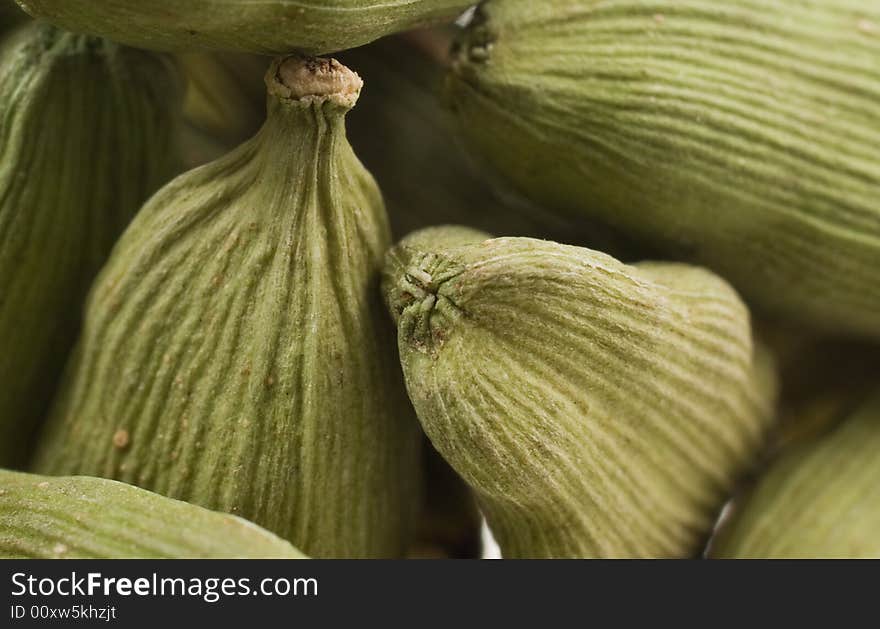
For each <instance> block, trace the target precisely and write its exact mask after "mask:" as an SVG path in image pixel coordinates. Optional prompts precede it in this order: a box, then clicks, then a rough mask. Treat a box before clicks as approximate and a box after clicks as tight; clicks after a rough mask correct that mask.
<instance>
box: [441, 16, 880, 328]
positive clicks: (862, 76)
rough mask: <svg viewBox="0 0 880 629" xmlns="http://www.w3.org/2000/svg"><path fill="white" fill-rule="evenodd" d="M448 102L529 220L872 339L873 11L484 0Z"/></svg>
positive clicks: (877, 39)
mask: <svg viewBox="0 0 880 629" xmlns="http://www.w3.org/2000/svg"><path fill="white" fill-rule="evenodd" d="M448 96H449V100H450V103H451V105H452V108H453V109H454V111H455V113H456V115H457V117H458V118H459V120H460V122H461V125H460V126H461V129H462V132H463V134H464V135H465V136H466V138H467V140H468V141H469V143H470V144H471V145H472V146H473V147H474V148H475V150H476V152H477V153H478V154H480V155H481V156H482V157H483V158H484V159H485V160H486V162H487V163H489V164H490V165H491V166H492V167H493V168H494V169H495V170H497V171H498V172H499V173H501V174H502V175H503V176H505V177H506V178H507V179H508V180H509V181H510V182H511V183H512V184H514V185H515V186H517V187H518V189H519V190H520V191H521V192H523V193H525V194H526V195H527V196H529V197H531V198H532V199H533V200H535V201H536V202H537V203H538V204H540V205H542V206H545V207H547V208H550V209H552V210H554V211H555V212H558V213H561V214H566V215H574V216H583V217H589V218H592V219H598V220H603V221H606V222H607V223H609V224H610V225H612V226H614V227H617V228H618V229H622V230H625V231H626V232H627V233H630V234H632V235H633V236H634V237H639V238H641V239H644V240H645V241H646V242H649V243H652V244H654V245H656V246H658V247H661V248H662V249H663V251H664V252H665V253H666V254H668V255H672V256H675V257H676V258H678V259H683V260H690V261H696V262H699V263H701V264H706V265H708V266H709V267H711V268H712V269H713V270H715V271H717V272H719V273H720V274H722V275H723V276H724V277H725V278H727V279H728V280H730V281H731V282H732V283H733V284H734V285H735V286H736V287H737V288H738V289H739V290H740V291H742V293H743V294H744V295H745V297H746V298H749V299H751V300H752V301H754V303H756V304H757V305H759V306H761V307H763V308H767V309H768V310H771V311H773V312H775V313H777V314H779V315H783V316H785V317H788V318H790V319H794V320H800V321H804V322H806V323H809V324H811V325H814V326H821V327H824V328H827V329H829V330H832V331H833V332H835V333H837V334H841V333H850V334H860V335H867V336H873V337H875V338H876V337H880V271H878V269H880V205H878V204H877V198H878V194H880V151H878V150H877V147H878V146H880V126H878V124H877V121H878V119H880V104H878V103H880V5H878V4H877V3H872V2H867V3H866V2H863V1H861V0H827V1H825V2H803V1H802V0H777V1H776V2H766V1H765V0H728V1H726V2H708V1H707V0H656V1H652V2H636V1H634V0H606V1H603V2H597V1H596V0H544V1H542V2H533V1H532V0H503V1H501V0H488V1H487V2H484V3H483V4H482V5H481V8H480V9H479V11H478V16H477V18H476V19H475V20H474V22H473V23H472V25H471V26H470V28H469V29H468V31H467V32H466V33H465V34H464V35H463V36H462V38H461V40H460V41H459V42H458V45H457V49H456V52H455V61H454V67H453V70H452V72H451V73H450V75H449V78H448Z"/></svg>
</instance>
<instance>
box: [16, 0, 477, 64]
mask: <svg viewBox="0 0 880 629" xmlns="http://www.w3.org/2000/svg"><path fill="white" fill-rule="evenodd" d="M17 1H18V3H19V4H20V5H21V6H22V8H23V9H24V10H25V11H27V12H28V13H30V14H31V15H33V16H34V17H39V18H43V19H46V20H48V21H50V22H53V23H55V24H58V25H59V26H63V27H64V28H67V29H70V30H73V31H82V32H86V33H95V34H98V35H103V36H104V37H109V38H110V39H113V40H115V41H119V42H123V43H126V44H130V45H133V46H140V47H142V48H153V49H158V50H190V49H216V50H237V51H242V52H256V53H261V54H285V53H289V52H294V51H299V52H305V53H310V54H324V53H329V52H336V51H338V50H344V49H346V48H354V47H356V46H360V45H362V44H366V43H368V42H370V41H372V40H374V39H378V38H380V37H382V36H384V35H390V34H391V33H394V32H397V31H403V30H408V29H411V28H416V27H419V26H425V25H427V24H430V23H433V22H437V21H440V20H444V19H448V20H452V19H453V18H455V17H456V15H458V14H460V13H462V12H463V11H464V10H465V9H467V8H468V7H469V6H470V5H471V0H406V1H405V2H392V3H389V2H386V1H384V0H334V1H333V2H309V3H304V2H302V1H301V0H273V1H272V2H253V1H252V0H224V1H223V2H217V1H216V0H186V2H180V0H17Z"/></svg>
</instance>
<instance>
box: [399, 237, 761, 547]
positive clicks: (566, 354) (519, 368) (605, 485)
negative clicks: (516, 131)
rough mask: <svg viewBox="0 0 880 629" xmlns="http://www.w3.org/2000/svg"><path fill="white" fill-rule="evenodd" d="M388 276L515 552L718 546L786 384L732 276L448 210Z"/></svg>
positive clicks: (417, 355)
mask: <svg viewBox="0 0 880 629" xmlns="http://www.w3.org/2000/svg"><path fill="white" fill-rule="evenodd" d="M383 290H384V293H385V296H386V299H387V302H388V306H389V309H390V311H391V313H392V314H393V316H394V318H395V320H396V322H397V327H398V346H399V349H400V355H401V363H402V365H403V370H404V374H405V376H406V384H407V388H408V390H409V394H410V398H411V399H412V401H413V404H414V405H415V407H416V412H417V414H418V416H419V419H420V420H421V423H422V427H423V428H424V429H425V432H426V433H427V434H428V436H429V437H430V439H431V441H432V442H433V444H434V446H435V447H436V448H437V450H438V451H439V452H440V454H442V455H443V457H444V458H445V459H446V460H447V461H448V462H449V463H450V465H452V467H453V468H454V469H455V470H456V471H457V472H458V474H459V475H461V476H462V478H464V480H465V481H466V482H467V483H468V484H469V485H470V486H471V487H472V488H473V489H474V490H475V491H476V494H477V497H478V500H479V502H480V506H481V508H482V510H483V513H484V514H485V515H486V518H487V520H488V523H489V526H490V527H491V529H492V531H493V533H494V534H495V537H496V539H497V540H498V542H499V545H500V546H501V549H502V552H503V554H504V556H506V557H681V556H691V555H693V554H695V553H697V552H699V551H700V550H701V549H702V547H703V544H704V542H705V540H706V539H708V536H709V533H710V532H711V530H712V526H713V523H714V521H715V516H716V515H717V513H718V511H719V510H720V507H721V505H722V504H723V502H724V501H725V500H726V499H727V497H728V495H729V492H730V490H731V488H732V487H733V484H734V482H735V480H736V479H737V477H738V475H739V474H740V473H742V472H743V471H744V470H745V469H746V468H747V467H748V466H749V464H750V462H751V461H752V458H753V456H754V455H755V454H756V453H757V450H758V448H759V446H760V445H761V443H762V438H763V436H764V433H765V430H766V428H767V426H768V424H769V423H770V421H771V418H772V408H771V407H772V402H773V389H774V386H775V382H774V378H773V374H772V367H770V365H769V363H768V362H767V361H766V360H765V358H766V356H765V354H764V353H763V352H760V351H757V348H756V347H755V346H754V345H753V341H752V336H751V332H750V327H749V314H748V312H747V311H746V308H745V306H744V305H743V304H742V302H741V301H740V299H739V298H738V297H737V295H736V293H735V292H734V291H733V290H732V289H731V288H730V287H729V286H728V285H727V284H726V283H725V282H724V281H723V280H721V279H720V278H718V277H717V276H715V275H713V274H711V273H709V272H707V271H704V270H702V269H699V268H696V267H687V266H683V265H678V264H661V263H644V264H639V265H636V266H627V265H624V264H622V263H620V262H618V261H617V260H615V259H613V258H611V257H609V256H607V255H605V254H602V253H597V252H594V251H590V250H587V249H582V248H578V247H571V246H565V245H560V244H556V243H552V242H546V241H540V240H534V239H529V238H497V239H487V236H486V235H485V234H481V233H479V232H475V231H473V230H469V229H464V228H434V229H426V230H423V231H421V232H417V233H415V234H413V235H411V236H410V237H408V238H405V239H404V240H403V241H402V242H401V243H400V244H398V245H397V246H396V247H395V248H394V249H392V250H391V252H390V253H389V254H388V256H387V261H386V267H385V271H384V276H383Z"/></svg>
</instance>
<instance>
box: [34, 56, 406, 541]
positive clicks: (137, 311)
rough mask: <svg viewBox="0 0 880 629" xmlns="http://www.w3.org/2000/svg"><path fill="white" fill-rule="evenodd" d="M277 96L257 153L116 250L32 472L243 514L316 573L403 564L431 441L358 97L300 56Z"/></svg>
mask: <svg viewBox="0 0 880 629" xmlns="http://www.w3.org/2000/svg"><path fill="white" fill-rule="evenodd" d="M266 82H267V85H268V90H269V102H268V119H267V121H266V123H265V125H264V126H263V127H262V128H261V129H260V131H259V132H258V133H257V135H256V136H254V138H253V139H251V140H250V141H248V142H246V143H245V144H243V145H242V146H241V147H239V148H238V149H236V150H235V151H233V152H232V153H230V154H229V155H227V156H226V157H223V158H222V159H220V160H218V161H216V162H213V163H211V164H208V165H206V166H203V167H201V168H198V169H196V170H194V171H191V172H189V173H186V174H184V175H182V176H181V177H179V178H178V179H176V180H175V181H173V182H172V183H170V184H169V185H168V186H166V187H165V188H164V189H163V190H161V191H159V192H158V193H157V194H156V195H155V196H154V197H153V198H152V199H151V200H150V201H149V202H148V203H147V204H146V205H145V206H144V208H143V209H142V210H141V212H139V214H138V216H137V218H136V219H135V220H134V221H133V223H132V225H131V227H130V228H129V229H128V230H127V231H126V232H125V234H124V235H123V237H122V239H121V240H120V242H119V244H118V245H117V247H116V248H115V250H114V252H113V255H112V257H111V259H110V261H109V262H108V263H107V265H106V266H105V267H104V270H103V271H102V273H101V275H100V276H99V278H98V280H97V281H96V284H95V287H94V288H93V290H92V293H91V295H90V297H89V302H88V305H87V310H86V321H85V325H84V329H83V333H82V336H81V339H80V342H79V345H78V349H77V350H76V353H75V355H74V357H73V359H72V362H71V363H70V365H69V367H68V371H67V373H66V376H65V381H64V383H63V386H62V390H61V393H60V397H59V399H58V401H57V403H56V405H55V406H54V408H53V410H52V413H51V416H50V419H49V424H48V426H47V428H46V430H45V431H44V433H43V436H42V439H41V441H40V444H39V446H40V447H39V450H38V452H37V456H36V460H35V466H34V468H35V470H37V471H41V472H42V473H50V474H57V475H69V474H85V475H91V476H104V477H109V478H115V479H118V480H122V481H125V482H129V483H131V484H134V485H138V486H141V487H144V488H146V489H150V490H152V491H155V492H157V493H160V494H163V495H167V496H170V497H172V498H178V499H182V500H186V501H188V502H193V503H195V504H199V505H201V506H204V507H207V508H209V509H214V510H218V511H225V512H229V513H235V514H236V515H240V516H242V517H245V518H247V519H248V520H252V521H253V522H255V523H256V524H258V525H260V526H263V527H265V528H267V529H269V530H271V531H273V532H275V533H277V534H279V535H281V536H282V537H284V538H285V539H289V540H290V541H292V542H293V543H294V544H295V545H296V546H297V547H298V548H300V549H301V550H302V551H303V552H305V553H307V554H309V555H311V556H318V557H328V556H332V557H376V556H399V555H402V554H403V552H404V551H405V549H406V546H407V544H408V542H409V536H410V534H411V531H412V529H413V528H414V520H415V517H416V515H417V509H418V504H419V497H418V493H419V488H420V486H421V478H420V473H419V472H420V469H421V468H420V457H419V452H420V450H419V448H420V433H419V429H418V422H417V421H416V420H415V418H414V415H413V411H412V407H411V405H410V403H409V401H408V400H407V398H406V391H405V389H404V386H403V382H402V376H401V375H400V373H399V368H398V367H397V355H396V352H395V347H394V344H393V337H392V335H391V329H390V325H389V322H388V320H387V313H385V312H384V308H383V307H382V302H381V297H380V294H379V290H378V286H379V275H380V269H381V265H382V260H383V255H384V254H385V252H386V250H387V249H388V247H389V245H390V236H389V229H388V223H387V216H386V214H385V210H384V207H383V204H382V197H381V194H380V192H379V189H378V188H377V186H376V184H375V181H374V180H373V178H372V177H371V176H370V174H369V173H368V172H367V171H366V170H365V169H364V167H363V166H362V165H361V163H360V162H359V161H358V159H357V157H356V156H355V154H354V152H353V151H352V149H351V146H350V145H349V144H348V142H347V140H346V136H345V121H344V118H345V114H346V112H347V111H348V110H349V109H350V108H351V107H352V106H354V104H355V101H356V100H357V97H358V94H359V91H360V88H361V80H360V78H359V77H358V76H357V75H356V74H355V73H354V72H352V71H350V70H349V69H348V68H346V67H344V66H342V65H340V64H339V63H337V62H336V61H333V60H329V59H301V58H298V57H289V58H286V59H280V60H276V61H275V62H273V64H272V65H271V67H270V68H269V72H268V73H267V75H266Z"/></svg>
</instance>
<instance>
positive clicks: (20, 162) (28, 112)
mask: <svg viewBox="0 0 880 629" xmlns="http://www.w3.org/2000/svg"><path fill="white" fill-rule="evenodd" d="M179 108H180V85H179V77H178V76H177V72H176V70H175V69H174V67H173V66H172V65H170V63H169V62H168V60H167V59H165V58H163V57H159V56H156V55H153V54H151V53H148V52H143V51H138V50H133V49H127V48H123V47H120V46H117V45H116V44H113V43H110V42H107V41H103V40H100V39H96V38H91V37H84V36H80V35H72V34H69V33H64V32H63V31H59V30H58V29H56V28H54V27H52V26H48V25H45V24H37V23H31V24H28V25H23V26H22V27H20V28H18V29H16V30H14V31H12V32H10V33H9V34H8V36H7V39H5V40H4V42H3V44H2V49H0V347H2V351H0V382H2V383H3V385H2V387H0V465H6V466H9V465H13V464H18V463H21V462H22V457H23V456H24V454H25V452H26V449H27V440H28V436H29V435H30V433H31V431H32V429H33V424H34V422H35V421H36V419H37V418H38V417H40V416H41V415H42V414H43V413H44V412H45V410H46V408H45V407H46V406H47V400H48V398H49V397H50V396H51V393H52V390H53V387H54V385H55V384H56V381H57V378H58V375H59V373H60V371H61V369H62V367H63V365H64V361H65V359H66V357H67V353H68V351H69V350H70V347H71V346H72V345H73V343H74V342H75V339H76V330H77V326H78V323H79V319H80V314H81V309H82V303H83V301H84V300H85V295H86V292H87V290H88V287H89V284H90V282H91V280H92V279H93V277H94V275H95V273H97V271H98V269H99V268H100V266H101V265H102V264H103V263H104V261H105V260H106V258H107V256H108V255H109V253H110V249H111V248H112V246H113V243H114V242H115V241H116V238H117V237H118V236H119V234H120V233H121V232H122V230H123V229H124V228H125V226H126V225H127V224H128V222H129V220H130V219H131V217H132V216H133V215H134V213H135V212H136V211H137V209H138V208H139V207H140V205H141V204H142V203H143V202H144V200H146V198H147V197H148V196H149V195H150V194H152V193H153V192H155V191H156V189H158V188H159V186H161V185H162V184H164V183H166V182H167V181H168V180H169V179H171V177H172V176H173V175H174V174H175V172H176V171H177V168H178V152H177V150H176V142H175V141H174V129H175V125H176V123H177V117H178V116H179Z"/></svg>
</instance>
